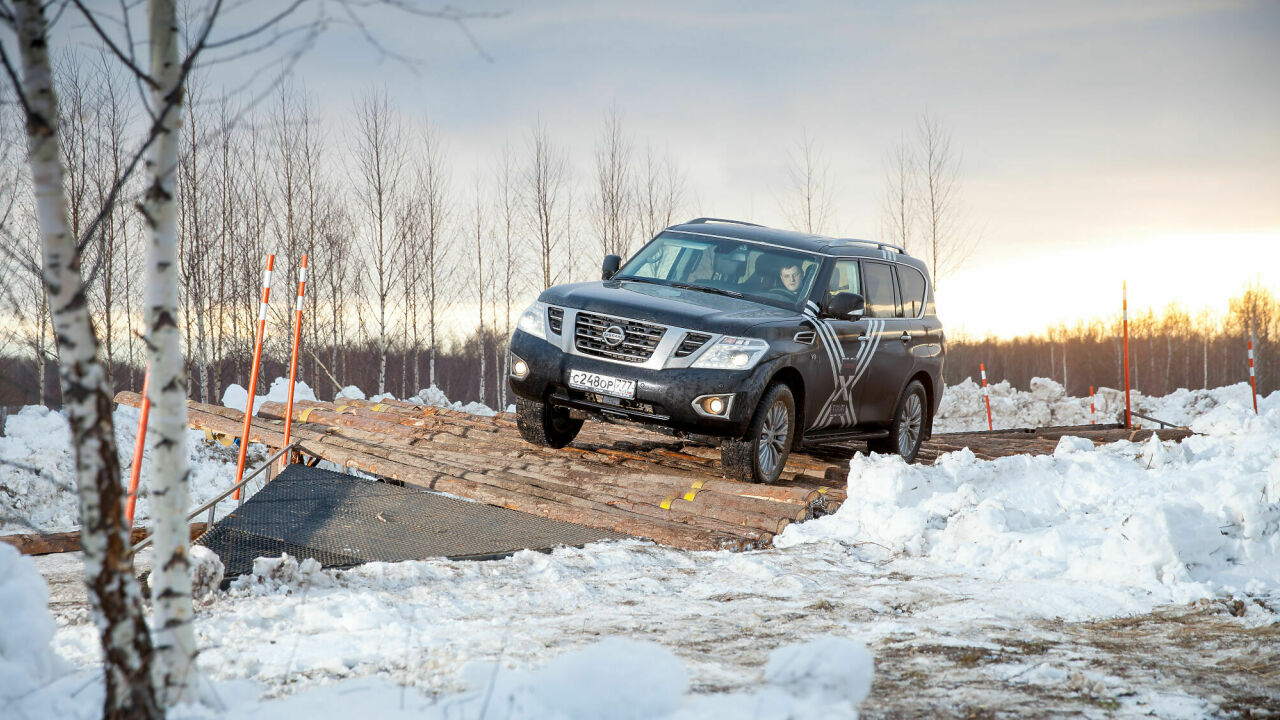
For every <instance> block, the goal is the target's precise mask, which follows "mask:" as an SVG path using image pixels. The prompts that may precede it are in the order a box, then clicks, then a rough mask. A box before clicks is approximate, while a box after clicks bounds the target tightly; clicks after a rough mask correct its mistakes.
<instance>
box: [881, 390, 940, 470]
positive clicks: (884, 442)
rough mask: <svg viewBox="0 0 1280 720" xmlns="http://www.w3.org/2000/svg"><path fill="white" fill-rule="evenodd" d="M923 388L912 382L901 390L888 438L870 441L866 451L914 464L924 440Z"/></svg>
mask: <svg viewBox="0 0 1280 720" xmlns="http://www.w3.org/2000/svg"><path fill="white" fill-rule="evenodd" d="M925 412H926V411H925V394H924V386H923V385H921V384H920V381H919V380H912V381H911V382H910V383H909V384H908V385H907V387H906V388H904V389H903V390H902V395H901V396H899V397H898V404H897V406H896V407H894V409H893V422H892V423H891V424H890V425H889V437H887V438H881V439H879V440H871V441H869V442H868V443H867V449H868V450H870V451H872V452H879V453H897V454H899V455H901V456H902V459H903V460H906V461H907V462H915V459H916V454H917V453H919V452H920V444H921V442H923V440H924V421H925Z"/></svg>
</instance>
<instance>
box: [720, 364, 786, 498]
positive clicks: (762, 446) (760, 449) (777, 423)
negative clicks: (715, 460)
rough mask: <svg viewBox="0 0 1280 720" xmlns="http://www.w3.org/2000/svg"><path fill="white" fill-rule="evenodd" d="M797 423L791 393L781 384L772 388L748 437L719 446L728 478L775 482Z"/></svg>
mask: <svg viewBox="0 0 1280 720" xmlns="http://www.w3.org/2000/svg"><path fill="white" fill-rule="evenodd" d="M795 423H796V403H795V398H793V397H792V395H791V389H790V388H788V387H787V386H786V385H782V384H777V385H773V386H771V387H770V388H769V389H768V390H766V391H765V393H764V397H763V398H761V399H760V405H759V406H757V407H756V412H755V416H754V417H752V419H751V424H750V425H749V426H748V427H747V434H746V436H745V437H743V438H742V439H734V440H725V441H724V442H723V443H722V444H721V445H720V460H721V461H722V462H723V463H724V471H725V475H726V476H727V477H730V478H733V479H735V480H744V481H746V482H759V483H771V482H776V481H777V479H778V477H779V476H780V475H782V468H783V467H784V466H785V465H786V464H787V456H788V455H790V454H791V439H792V437H793V436H794V435H795Z"/></svg>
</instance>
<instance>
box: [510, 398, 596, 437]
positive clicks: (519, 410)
mask: <svg viewBox="0 0 1280 720" xmlns="http://www.w3.org/2000/svg"><path fill="white" fill-rule="evenodd" d="M516 427H518V428H520V437H522V438H524V439H525V441H526V442H530V443H533V444H534V445H541V446H542V447H549V448H562V447H564V446H565V445H568V444H569V443H571V442H573V439H574V438H575V437H577V436H578V431H579V430H581V429H582V421H581V420H575V419H573V418H571V417H569V410H568V409H567V408H562V407H555V406H554V405H551V404H550V403H546V402H536V401H533V400H525V399H524V398H522V397H517V398H516Z"/></svg>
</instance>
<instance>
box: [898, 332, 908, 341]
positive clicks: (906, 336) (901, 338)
mask: <svg viewBox="0 0 1280 720" xmlns="http://www.w3.org/2000/svg"><path fill="white" fill-rule="evenodd" d="M898 339H899V340H901V341H902V342H904V343H905V342H911V333H909V332H907V331H906V330H903V331H902V337H900V338H898Z"/></svg>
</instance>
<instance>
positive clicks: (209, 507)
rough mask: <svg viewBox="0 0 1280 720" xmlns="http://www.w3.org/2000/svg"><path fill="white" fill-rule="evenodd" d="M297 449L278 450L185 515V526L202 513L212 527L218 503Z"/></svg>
mask: <svg viewBox="0 0 1280 720" xmlns="http://www.w3.org/2000/svg"><path fill="white" fill-rule="evenodd" d="M297 447H298V443H289V444H288V445H286V446H284V447H283V448H281V450H280V451H279V452H277V453H276V454H275V455H272V456H271V457H270V458H267V461H266V462H265V463H263V464H262V465H260V466H258V468H257V469H256V470H254V471H253V472H251V473H249V474H248V475H246V476H245V478H244V479H243V480H241V481H240V482H238V483H236V484H235V485H232V486H231V487H229V488H227V489H226V490H224V491H223V492H222V494H221V495H218V496H217V497H215V498H213V499H212V500H210V501H208V502H206V503H205V504H203V505H201V506H200V507H198V508H196V509H195V510H192V511H191V512H190V513H189V514H188V515H187V524H188V526H190V523H191V521H192V520H194V519H195V518H196V516H197V515H199V514H200V513H202V512H208V513H209V521H208V524H209V525H213V511H214V509H215V508H216V507H217V505H218V503H220V502H222V501H223V500H225V499H227V496H228V495H230V494H231V493H233V492H235V491H237V490H239V489H240V488H242V487H244V486H245V485H248V484H249V481H251V480H253V479H254V478H256V477H257V476H258V475H259V474H261V473H262V471H263V470H268V471H269V470H270V469H271V467H272V466H274V465H275V464H276V461H277V460H279V459H280V458H281V457H282V456H283V455H284V454H285V453H287V452H289V451H290V450H293V449H295V448H297ZM269 482H271V473H270V472H268V473H267V477H266V480H265V481H264V482H263V485H264V486H265V485H266V484H267V483H269ZM238 504H239V505H243V504H244V496H243V495H242V496H240V500H239V502H238ZM154 525H155V523H154V521H153V522H152V526H153V527H154ZM154 536H155V532H154V531H152V533H151V534H149V535H147V536H146V537H144V538H142V539H141V540H139V541H138V544H137V545H134V546H133V550H132V552H134V553H136V552H138V551H139V550H141V549H143V548H145V547H146V546H147V545H150V544H151V539H152V537H154Z"/></svg>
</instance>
